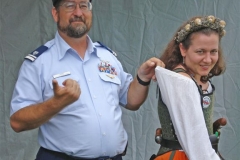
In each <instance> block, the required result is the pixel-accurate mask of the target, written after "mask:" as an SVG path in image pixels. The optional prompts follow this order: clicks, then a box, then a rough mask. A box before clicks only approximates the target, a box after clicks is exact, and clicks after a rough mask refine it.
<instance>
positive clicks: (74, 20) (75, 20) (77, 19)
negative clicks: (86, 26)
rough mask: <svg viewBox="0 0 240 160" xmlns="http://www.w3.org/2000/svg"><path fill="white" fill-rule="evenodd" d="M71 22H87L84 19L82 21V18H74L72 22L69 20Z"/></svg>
mask: <svg viewBox="0 0 240 160" xmlns="http://www.w3.org/2000/svg"><path fill="white" fill-rule="evenodd" d="M69 22H70V23H71V22H83V23H84V22H85V21H84V20H83V19H82V17H74V18H71V19H70V20H69Z"/></svg>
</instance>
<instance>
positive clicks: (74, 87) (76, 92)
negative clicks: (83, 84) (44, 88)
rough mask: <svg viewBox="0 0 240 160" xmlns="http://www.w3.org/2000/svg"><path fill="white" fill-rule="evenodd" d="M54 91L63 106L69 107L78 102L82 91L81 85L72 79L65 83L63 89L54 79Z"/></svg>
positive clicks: (55, 96)
mask: <svg viewBox="0 0 240 160" xmlns="http://www.w3.org/2000/svg"><path fill="white" fill-rule="evenodd" d="M52 84H53V91H54V98H55V99H57V101H59V102H60V103H59V104H60V105H61V106H67V105H69V104H71V103H73V102H75V101H76V100H78V98H79V96H80V94H81V89H80V86H79V84H78V83H77V82H76V81H75V80H72V79H67V80H65V81H64V82H63V86H64V87H61V86H59V85H58V82H57V80H55V79H53V81H52Z"/></svg>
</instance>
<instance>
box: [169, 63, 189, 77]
mask: <svg viewBox="0 0 240 160" xmlns="http://www.w3.org/2000/svg"><path fill="white" fill-rule="evenodd" d="M172 71H173V72H176V73H179V74H181V75H184V76H186V77H189V78H190V77H191V76H190V75H189V74H188V73H187V71H186V69H185V68H184V66H182V65H180V64H179V65H177V66H176V67H175V68H174V69H173V70H172Z"/></svg>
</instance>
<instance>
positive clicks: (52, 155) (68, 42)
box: [10, 0, 164, 160]
mask: <svg viewBox="0 0 240 160" xmlns="http://www.w3.org/2000/svg"><path fill="white" fill-rule="evenodd" d="M53 5H54V7H53V8H52V16H53V18H54V20H55V22H56V23H57V26H58V31H57V33H56V36H55V38H54V39H53V40H51V41H49V42H47V43H46V44H45V45H44V46H41V47H39V48H38V49H36V50H35V51H33V52H32V53H31V54H29V55H28V56H27V57H26V60H25V61H24V63H23V64H22V66H21V69H20V71H19V77H18V80H17V82H16V86H15V89H14V92H13V97H12V101H11V117H10V123H11V126H12V128H13V130H14V131H16V132H21V131H25V130H31V129H35V128H38V127H39V135H38V139H39V144H40V146H41V147H40V149H39V151H38V154H37V158H36V159H37V160H65V159H66V160H71V159H81V160H85V159H90V160H93V159H94V160H107V159H108V160H110V159H112V160H121V159H122V153H123V152H124V150H125V148H126V145H127V133H126V131H125V129H124V128H123V124H122V121H121V115H122V111H121V108H120V105H119V104H121V105H122V106H124V107H125V108H127V109H129V110H137V109H138V108H139V107H140V106H141V104H142V103H143V102H144V100H145V99H146V97H147V94H148V88H149V83H150V81H151V79H155V75H154V74H155V72H154V69H155V67H156V66H157V65H158V66H164V64H163V63H162V62H161V61H160V60H159V59H157V58H151V59H149V60H147V61H146V62H145V63H143V64H142V65H141V66H140V67H139V69H138V71H137V76H136V77H135V78H134V79H133V78H132V76H131V75H130V74H128V73H125V72H124V71H123V68H122V65H121V63H120V62H119V61H118V60H117V58H116V57H115V56H114V55H113V54H112V53H113V52H112V51H111V50H110V49H109V48H107V47H105V46H103V45H102V44H100V43H93V42H92V41H91V39H90V37H89V36H88V35H87V33H88V31H89V30H90V28H91V25H92V11H91V10H92V4H91V2H89V1H88V0H71V1H70V0H53Z"/></svg>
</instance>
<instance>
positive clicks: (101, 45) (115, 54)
mask: <svg viewBox="0 0 240 160" xmlns="http://www.w3.org/2000/svg"><path fill="white" fill-rule="evenodd" d="M97 43H98V44H99V45H100V46H99V47H103V48H105V49H106V50H108V51H109V52H111V53H112V54H113V55H114V56H115V57H117V53H115V52H114V51H113V50H111V49H110V48H108V47H107V46H105V45H104V44H102V43H101V42H99V41H97Z"/></svg>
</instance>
